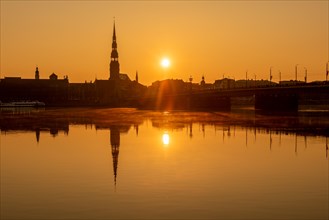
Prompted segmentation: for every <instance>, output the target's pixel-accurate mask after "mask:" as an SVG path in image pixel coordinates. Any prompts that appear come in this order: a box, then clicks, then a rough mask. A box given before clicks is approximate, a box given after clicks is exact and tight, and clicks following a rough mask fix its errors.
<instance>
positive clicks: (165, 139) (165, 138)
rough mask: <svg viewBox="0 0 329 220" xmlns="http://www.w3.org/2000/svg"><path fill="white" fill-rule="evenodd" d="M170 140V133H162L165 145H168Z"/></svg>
mask: <svg viewBox="0 0 329 220" xmlns="http://www.w3.org/2000/svg"><path fill="white" fill-rule="evenodd" d="M169 141H170V137H169V134H167V133H164V134H163V135H162V143H163V144H164V145H168V144H169Z"/></svg>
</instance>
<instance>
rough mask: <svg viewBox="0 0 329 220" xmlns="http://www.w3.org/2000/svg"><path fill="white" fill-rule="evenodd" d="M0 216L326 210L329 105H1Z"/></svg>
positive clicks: (311, 215) (244, 215)
mask: <svg viewBox="0 0 329 220" xmlns="http://www.w3.org/2000/svg"><path fill="white" fill-rule="evenodd" d="M0 128H1V139H0V147H1V219H328V205H329V204H328V196H329V195H328V137H329V133H328V128H329V117H328V114H324V113H298V114H296V115H272V114H258V113H255V112H254V111H248V110H246V111H232V112H230V113H221V112H208V113H207V112H150V111H137V110H134V109H47V110H33V109H30V110H29V109H27V110H17V109H16V110H10V109H7V110H5V109H2V111H1V113H0Z"/></svg>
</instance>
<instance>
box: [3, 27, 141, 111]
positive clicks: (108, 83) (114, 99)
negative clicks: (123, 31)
mask: <svg viewBox="0 0 329 220" xmlns="http://www.w3.org/2000/svg"><path fill="white" fill-rule="evenodd" d="M117 46H118V45H117V37H116V29H115V23H114V24H113V36H112V48H111V55H110V63H109V75H110V77H109V78H108V79H106V80H102V79H100V80H99V79H96V80H95V81H94V82H91V81H90V82H87V81H85V82H84V83H69V80H68V77H67V76H64V79H59V78H58V75H56V74H55V73H52V74H51V75H50V76H49V79H42V78H41V74H40V72H39V67H38V66H37V67H36V70H35V75H34V79H22V78H21V77H5V78H4V79H0V101H1V102H12V101H33V100H38V101H41V102H44V103H45V104H46V106H108V107H135V106H136V103H137V100H138V98H139V97H141V96H142V95H143V94H144V93H145V91H146V89H147V87H146V86H144V85H142V84H140V83H138V75H137V76H136V80H134V81H132V80H130V78H129V76H128V74H126V73H120V64H119V55H118V50H117ZM136 74H137V73H136Z"/></svg>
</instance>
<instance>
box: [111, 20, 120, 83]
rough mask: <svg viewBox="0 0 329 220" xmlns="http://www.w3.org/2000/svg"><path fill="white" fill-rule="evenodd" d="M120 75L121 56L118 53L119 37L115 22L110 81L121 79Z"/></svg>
mask: <svg viewBox="0 0 329 220" xmlns="http://www.w3.org/2000/svg"><path fill="white" fill-rule="evenodd" d="M119 75H120V64H119V54H118V51H117V36H116V32H115V21H114V23H113V37H112V52H111V62H110V80H117V79H119Z"/></svg>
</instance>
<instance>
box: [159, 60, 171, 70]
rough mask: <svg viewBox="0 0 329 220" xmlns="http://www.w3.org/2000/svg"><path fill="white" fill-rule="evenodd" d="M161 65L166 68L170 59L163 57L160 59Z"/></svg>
mask: <svg viewBox="0 0 329 220" xmlns="http://www.w3.org/2000/svg"><path fill="white" fill-rule="evenodd" d="M161 66H162V67H163V68H168V67H169V66H170V60H169V59H168V58H163V59H162V60H161Z"/></svg>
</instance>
